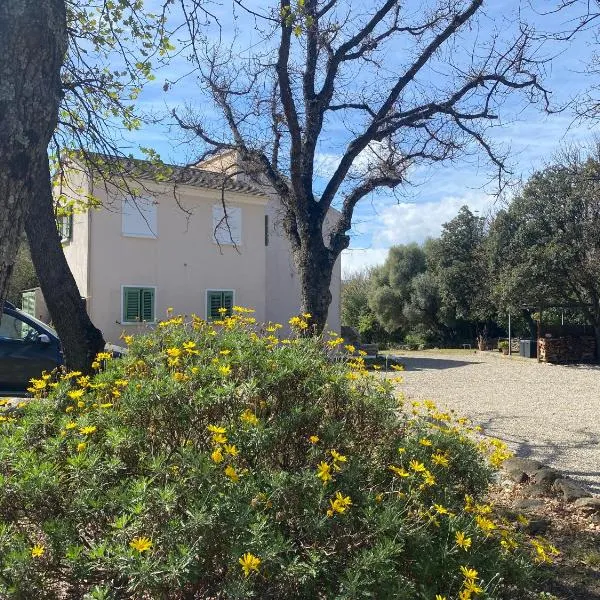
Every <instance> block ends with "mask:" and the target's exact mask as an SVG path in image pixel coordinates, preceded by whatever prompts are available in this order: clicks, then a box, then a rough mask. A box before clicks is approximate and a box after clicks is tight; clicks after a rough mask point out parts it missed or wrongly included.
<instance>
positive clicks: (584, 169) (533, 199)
mask: <svg viewBox="0 0 600 600" xmlns="http://www.w3.org/2000/svg"><path fill="white" fill-rule="evenodd" d="M599 159H600V152H599V151H598V150H596V151H595V153H593V154H592V155H587V156H586V155H585V154H584V153H582V152H580V151H572V152H569V153H566V154H565V155H563V157H562V161H561V163H559V164H555V165H553V166H550V167H548V168H546V169H544V170H543V171H539V172H537V173H535V174H534V175H533V176H532V177H531V178H530V179H529V180H528V181H527V183H526V184H525V186H524V188H523V190H522V192H521V193H520V194H518V195H517V196H516V197H515V198H514V199H513V200H512V202H511V203H510V204H509V206H508V207H507V208H506V209H505V210H503V211H500V213H499V214H498V215H497V217H496V219H495V222H494V224H493V227H492V230H491V235H490V243H491V245H492V249H493V254H492V256H493V257H494V258H493V266H494V275H495V280H496V285H495V289H494V291H495V294H496V296H497V298H498V300H499V302H500V303H502V304H503V305H504V306H506V307H512V308H513V309H519V308H520V307H521V306H522V305H523V304H531V305H533V306H537V305H540V304H553V303H560V304H571V303H574V304H577V305H579V306H580V309H581V311H582V314H583V315H584V316H585V318H586V320H587V322H588V323H589V324H590V325H592V326H593V327H594V331H595V335H596V341H597V344H598V346H597V348H598V349H600V160H599Z"/></svg>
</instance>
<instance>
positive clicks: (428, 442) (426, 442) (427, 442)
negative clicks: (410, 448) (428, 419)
mask: <svg viewBox="0 0 600 600" xmlns="http://www.w3.org/2000/svg"><path fill="white" fill-rule="evenodd" d="M419 444H421V446H431V440H429V439H427V438H421V439H420V440H419Z"/></svg>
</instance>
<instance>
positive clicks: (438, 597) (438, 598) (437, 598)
mask: <svg viewBox="0 0 600 600" xmlns="http://www.w3.org/2000/svg"><path fill="white" fill-rule="evenodd" d="M435 600H447V599H446V596H442V595H441V594H436V595H435Z"/></svg>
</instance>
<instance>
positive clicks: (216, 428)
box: [206, 425, 227, 433]
mask: <svg viewBox="0 0 600 600" xmlns="http://www.w3.org/2000/svg"><path fill="white" fill-rule="evenodd" d="M206 429H208V431H210V432H211V433H225V432H226V431H227V430H226V429H225V427H219V426H218V425H209V426H208V427H207V428H206Z"/></svg>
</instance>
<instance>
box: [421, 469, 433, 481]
mask: <svg viewBox="0 0 600 600" xmlns="http://www.w3.org/2000/svg"><path fill="white" fill-rule="evenodd" d="M422 476H423V485H435V477H434V476H433V475H432V474H431V473H430V472H429V471H427V470H425V472H424V473H422Z"/></svg>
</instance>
